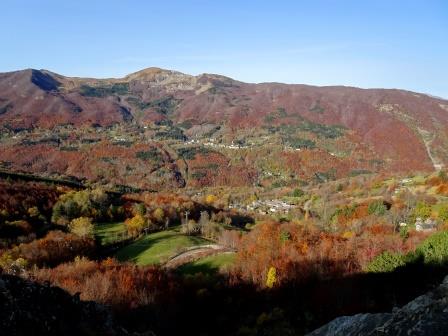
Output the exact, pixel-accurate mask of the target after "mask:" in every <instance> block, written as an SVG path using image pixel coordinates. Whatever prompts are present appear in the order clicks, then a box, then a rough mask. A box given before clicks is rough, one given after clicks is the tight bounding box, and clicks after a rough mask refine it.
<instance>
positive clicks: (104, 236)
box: [95, 222, 126, 245]
mask: <svg viewBox="0 0 448 336" xmlns="http://www.w3.org/2000/svg"><path fill="white" fill-rule="evenodd" d="M125 232H126V228H125V226H124V223H123V222H118V223H106V224H96V225H95V236H96V237H97V238H99V239H100V241H101V245H108V244H111V243H115V242H117V241H120V240H121V239H122V234H123V233H125Z"/></svg>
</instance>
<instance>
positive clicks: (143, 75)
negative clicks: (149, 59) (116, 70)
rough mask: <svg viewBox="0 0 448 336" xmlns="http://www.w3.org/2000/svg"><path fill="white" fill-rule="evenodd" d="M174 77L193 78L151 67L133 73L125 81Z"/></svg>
mask: <svg viewBox="0 0 448 336" xmlns="http://www.w3.org/2000/svg"><path fill="white" fill-rule="evenodd" d="M173 75H175V76H188V77H191V76H189V75H186V74H183V73H181V72H178V71H173V70H167V69H162V68H157V67H149V68H146V69H143V70H140V71H137V72H133V73H131V74H129V75H127V76H126V77H124V79H126V80H144V81H155V80H157V79H159V78H161V77H164V78H167V77H170V76H173Z"/></svg>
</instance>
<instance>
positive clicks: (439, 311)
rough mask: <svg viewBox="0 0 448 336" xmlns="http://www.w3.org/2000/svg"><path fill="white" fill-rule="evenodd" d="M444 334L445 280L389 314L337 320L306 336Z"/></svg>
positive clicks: (447, 322)
mask: <svg viewBox="0 0 448 336" xmlns="http://www.w3.org/2000/svg"><path fill="white" fill-rule="evenodd" d="M447 334H448V276H447V277H446V278H445V280H444V281H443V283H442V284H441V285H440V286H439V287H438V288H436V289H435V290H433V291H431V292H429V293H426V294H424V295H422V296H419V297H418V298H416V299H415V300H413V301H411V302H409V303H408V304H407V305H405V306H403V307H401V308H395V309H394V310H393V311H392V312H391V313H378V314H358V315H354V316H342V317H338V318H336V319H335V320H333V321H331V322H330V323H328V324H326V325H324V326H323V327H321V328H319V329H317V330H315V331H313V332H311V333H309V334H308V335H307V336H339V335H340V336H355V335H356V336H358V335H365V336H377V335H385V336H404V335H406V336H409V335H415V336H417V335H418V336H439V335H440V336H442V335H447Z"/></svg>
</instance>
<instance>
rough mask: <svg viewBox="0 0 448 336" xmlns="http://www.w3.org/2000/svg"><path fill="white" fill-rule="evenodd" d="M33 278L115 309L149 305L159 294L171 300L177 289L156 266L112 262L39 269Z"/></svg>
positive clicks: (82, 262) (83, 261)
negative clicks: (170, 294)
mask: <svg viewBox="0 0 448 336" xmlns="http://www.w3.org/2000/svg"><path fill="white" fill-rule="evenodd" d="M32 277H34V278H35V279H36V280H37V281H39V282H46V281H49V282H50V283H51V284H53V285H56V286H59V287H61V288H63V289H65V290H67V291H68V292H69V293H71V294H75V293H80V298H81V299H82V300H88V301H96V302H101V303H103V304H108V305H112V306H114V307H115V308H120V307H121V308H134V307H138V306H143V305H148V304H151V303H153V302H155V301H156V299H157V298H158V297H159V296H160V295H164V296H166V297H169V293H170V291H172V290H173V289H174V288H175V282H174V281H172V278H171V276H170V274H169V273H167V272H165V271H163V270H161V269H160V268H158V267H156V266H148V267H138V266H135V265H131V264H120V263H118V262H116V261H115V260H113V259H106V260H104V261H102V262H96V261H90V260H88V259H85V258H79V259H76V260H75V261H74V262H70V263H66V264H61V265H59V266H57V267H56V268H53V269H48V268H42V269H38V270H36V271H34V272H33V273H32Z"/></svg>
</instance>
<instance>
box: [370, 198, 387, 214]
mask: <svg viewBox="0 0 448 336" xmlns="http://www.w3.org/2000/svg"><path fill="white" fill-rule="evenodd" d="M386 211H387V208H386V206H385V205H384V203H383V201H374V202H372V203H370V204H369V207H368V208H367V212H368V213H369V215H375V216H383V215H384V214H385V213H386Z"/></svg>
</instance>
